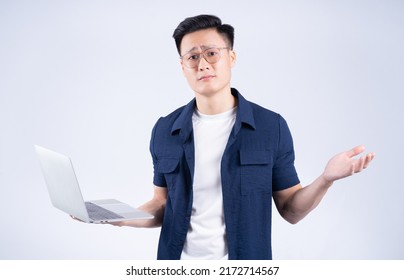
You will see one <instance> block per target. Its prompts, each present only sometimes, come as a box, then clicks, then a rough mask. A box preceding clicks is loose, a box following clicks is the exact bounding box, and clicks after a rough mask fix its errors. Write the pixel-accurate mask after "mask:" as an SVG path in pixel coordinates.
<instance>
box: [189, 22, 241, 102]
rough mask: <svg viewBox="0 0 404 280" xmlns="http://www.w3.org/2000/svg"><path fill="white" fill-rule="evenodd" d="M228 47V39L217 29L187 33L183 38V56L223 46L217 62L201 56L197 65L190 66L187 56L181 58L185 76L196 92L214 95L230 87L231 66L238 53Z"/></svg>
mask: <svg viewBox="0 0 404 280" xmlns="http://www.w3.org/2000/svg"><path fill="white" fill-rule="evenodd" d="M226 47H228V46H227V44H226V41H225V40H224V39H223V37H222V35H220V34H219V33H218V32H217V31H216V30H215V29H204V30H199V31H195V32H192V33H189V34H187V35H185V36H184V38H183V39H182V42H181V56H184V55H187V54H196V55H198V54H201V53H202V52H203V51H205V50H207V49H210V48H218V49H220V48H222V49H220V50H219V55H220V59H219V60H218V61H217V62H215V63H209V62H208V61H206V59H205V58H204V57H203V56H200V59H199V63H197V65H196V66H195V67H193V68H189V67H188V66H187V63H186V62H185V61H184V59H185V57H184V58H183V59H182V60H181V66H182V71H183V73H184V76H185V77H186V79H187V81H188V84H189V86H190V87H191V88H192V90H193V91H194V92H195V93H196V94H200V95H204V96H212V95H214V94H216V93H218V92H221V91H223V90H226V89H230V79H231V68H232V67H233V65H234V64H235V61H236V55H235V53H234V51H232V50H229V49H227V48H226ZM207 52H209V51H207ZM195 57H196V56H195ZM208 60H209V59H208Z"/></svg>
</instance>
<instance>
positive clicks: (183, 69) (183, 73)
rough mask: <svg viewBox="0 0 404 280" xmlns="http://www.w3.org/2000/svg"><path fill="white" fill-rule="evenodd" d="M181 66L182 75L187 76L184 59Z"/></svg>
mask: <svg viewBox="0 0 404 280" xmlns="http://www.w3.org/2000/svg"><path fill="white" fill-rule="evenodd" d="M180 65H181V70H182V75H184V76H185V66H184V63H183V62H182V59H181V60H180Z"/></svg>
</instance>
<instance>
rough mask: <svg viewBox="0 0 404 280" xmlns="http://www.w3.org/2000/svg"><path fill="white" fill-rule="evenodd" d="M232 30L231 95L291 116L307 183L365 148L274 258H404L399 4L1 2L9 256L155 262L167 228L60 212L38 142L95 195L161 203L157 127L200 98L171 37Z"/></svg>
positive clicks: (282, 228) (0, 202)
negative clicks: (156, 194)
mask: <svg viewBox="0 0 404 280" xmlns="http://www.w3.org/2000/svg"><path fill="white" fill-rule="evenodd" d="M202 13H208V14H215V15H218V16H219V17H221V18H222V20H223V22H224V23H230V24H231V25H233V26H234V27H235V30H236V38H235V51H236V52H237V55H238V61H237V63H236V66H235V67H234V70H233V80H232V86H233V87H236V88H237V89H238V90H239V91H240V92H241V93H242V94H243V95H244V96H245V97H246V98H247V99H249V100H251V101H253V102H256V103H259V104H261V105H262V106H264V107H267V108H269V109H271V110H273V111H276V112H278V113H280V114H281V115H283V116H284V117H285V119H286V120H287V121H288V124H289V126H290V129H291V131H292V134H293V138H294V142H295V152H296V168H297V170H298V173H299V176H300V179H301V181H302V184H303V185H307V184H309V183H311V182H312V181H313V180H314V179H315V178H316V177H317V176H319V175H320V174H321V172H322V171H323V168H324V166H325V164H326V163H327V161H328V159H329V158H330V157H331V156H333V155H334V154H336V153H338V152H341V151H345V150H348V149H350V148H352V147H354V146H356V145H358V144H364V145H365V146H366V148H367V151H369V152H371V151H374V152H376V154H377V156H376V158H375V160H374V162H373V163H372V165H371V166H370V167H369V168H368V169H367V170H366V171H365V172H363V173H361V174H358V175H356V176H354V177H350V178H347V179H345V180H341V181H339V182H337V183H335V184H334V186H333V187H332V188H331V189H330V191H329V192H328V193H327V195H326V197H325V198H324V200H323V202H322V203H321V204H320V206H319V207H318V208H317V209H316V210H315V211H314V212H312V213H311V214H310V215H309V216H308V217H306V218H305V219H304V220H303V221H301V222H300V223H298V224H297V225H290V224H288V223H287V222H285V221H284V220H282V219H281V218H280V216H279V214H278V213H277V212H276V211H275V212H274V214H273V240H272V242H273V255H274V258H275V259H404V218H403V214H404V203H403V197H404V187H403V185H402V182H401V180H402V178H401V175H402V174H403V166H404V161H403V158H404V153H403V148H402V143H403V140H404V137H403V135H404V133H403V128H404V127H403V120H404V113H403V112H402V110H401V107H402V105H403V98H402V95H403V93H404V86H403V85H404V83H403V81H404V52H403V50H404V32H403V30H404V16H403V15H404V2H403V1H399V0H384V1H376V0H369V1H365V0H363V1H361V0H340V1H337V0H335V1H316V0H305V1H301V0H295V1H292V0H290V1H280V0H279V1H267V0H266V1H253V0H251V1H210V0H206V1H197V2H195V1H152V0H147V1H145V0H144V1H143V0H138V1H135V0H115V1H107V0H93V1H91V0H76V1H73V0H71V1H67V0H65V1H52V0H37V1H31V0H26V1H21V0H14V1H12V0H0V215H1V216H0V217H1V225H0V259H28V260H29V259H155V257H156V249H157V243H158V236H159V229H158V228H156V229H136V228H118V227H114V226H110V225H88V224H83V223H79V222H76V221H74V220H72V219H71V218H69V217H68V216H67V215H66V214H65V213H63V212H61V211H59V210H57V209H55V208H53V207H52V205H51V203H50V201H49V196H48V193H47V190H46V186H45V182H44V179H43V176H42V173H41V170H40V166H39V162H38V160H37V157H36V154H35V151H34V147H33V145H34V144H39V145H42V146H45V147H48V148H50V149H54V150H56V151H59V152H62V153H65V154H67V155H69V156H70V157H71V158H72V160H73V163H74V165H75V169H76V173H77V176H78V179H79V182H80V184H81V187H82V191H83V195H84V197H85V198H87V199H97V198H106V197H115V198H117V199H120V200H122V201H125V202H127V203H130V204H132V205H134V206H137V205H140V204H142V203H144V202H145V201H147V200H148V199H149V198H151V196H152V192H153V189H152V173H153V170H152V162H151V157H150V154H149V150H148V149H149V139H150V133H151V129H152V127H153V125H154V123H155V122H156V121H157V119H158V118H159V117H160V116H164V115H167V114H168V113H170V112H171V111H173V110H174V109H176V108H177V107H179V106H182V105H183V104H185V103H187V102H188V101H189V100H190V99H191V98H193V92H192V90H191V89H190V88H189V87H188V85H187V82H186V80H185V78H184V77H183V75H182V72H181V69H180V65H179V59H178V54H177V53H176V49H175V45H174V40H173V39H172V38H171V35H172V32H173V31H174V29H175V27H176V26H177V25H178V23H179V22H180V21H182V20H183V19H184V18H186V17H189V16H194V15H197V14H202Z"/></svg>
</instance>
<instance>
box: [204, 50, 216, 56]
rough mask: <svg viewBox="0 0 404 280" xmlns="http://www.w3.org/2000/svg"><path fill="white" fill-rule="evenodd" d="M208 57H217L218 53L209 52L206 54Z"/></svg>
mask: <svg viewBox="0 0 404 280" xmlns="http://www.w3.org/2000/svg"><path fill="white" fill-rule="evenodd" d="M206 55H207V56H216V55H218V52H216V51H208V52H207V53H206Z"/></svg>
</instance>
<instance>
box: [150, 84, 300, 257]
mask: <svg viewBox="0 0 404 280" xmlns="http://www.w3.org/2000/svg"><path fill="white" fill-rule="evenodd" d="M232 94H233V95H234V96H235V97H236V98H237V100H238V107H237V116H236V121H235V124H234V126H233V129H232V131H231V133H230V136H229V140H228V143H227V145H226V148H225V150H224V153H223V157H222V160H221V169H220V172H221V179H222V191H223V207H224V220H225V226H226V239H227V244H228V254H229V259H272V250H271V215H272V213H271V212H272V192H274V191H280V190H283V189H286V188H289V187H292V186H294V185H296V184H298V183H299V178H298V176H297V173H296V170H295V167H294V158H295V156H294V150H293V141H292V136H291V134H290V132H289V128H288V126H287V124H286V121H285V120H284V119H283V118H282V117H281V116H280V115H279V114H276V113H274V112H272V111H270V110H267V109H265V108H262V107H260V106H258V105H256V104H254V103H252V102H249V101H247V100H245V99H244V97H243V96H242V95H241V94H240V93H239V92H238V91H237V90H236V89H232ZM195 104H196V103H195V99H193V100H192V101H191V102H190V103H188V104H187V105H186V106H183V107H181V108H179V109H177V110H175V111H174V112H172V113H171V114H169V115H168V116H166V117H164V118H160V119H159V120H158V121H157V123H156V125H155V126H154V128H153V132H152V137H151V141H150V152H151V154H152V158H153V165H154V179H153V183H154V185H156V186H159V187H166V188H167V192H168V195H167V203H166V207H165V212H164V218H163V224H162V228H161V233H160V240H159V246H158V254H157V258H158V259H180V257H181V253H182V249H183V246H184V242H185V238H186V235H187V232H188V227H189V223H190V219H191V211H192V195H193V193H192V185H193V176H194V165H195V152H194V139H193V129H192V114H193V112H194V110H195ZM206 152H209V151H206ZM207 176H208V174H207Z"/></svg>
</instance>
